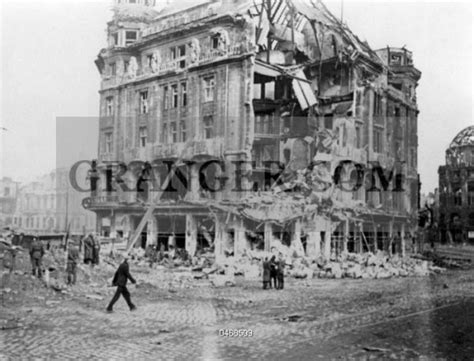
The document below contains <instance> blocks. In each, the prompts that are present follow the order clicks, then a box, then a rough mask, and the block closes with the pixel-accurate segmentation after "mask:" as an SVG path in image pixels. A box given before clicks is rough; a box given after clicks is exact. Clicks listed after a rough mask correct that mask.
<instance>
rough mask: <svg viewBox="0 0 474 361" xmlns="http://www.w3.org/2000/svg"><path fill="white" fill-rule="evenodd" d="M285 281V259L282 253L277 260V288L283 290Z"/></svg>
mask: <svg viewBox="0 0 474 361" xmlns="http://www.w3.org/2000/svg"><path fill="white" fill-rule="evenodd" d="M284 282H285V260H284V259H283V255H282V254H281V253H280V256H279V257H278V262H277V287H276V288H277V290H282V289H283V285H284Z"/></svg>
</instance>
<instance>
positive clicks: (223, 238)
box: [214, 215, 228, 263]
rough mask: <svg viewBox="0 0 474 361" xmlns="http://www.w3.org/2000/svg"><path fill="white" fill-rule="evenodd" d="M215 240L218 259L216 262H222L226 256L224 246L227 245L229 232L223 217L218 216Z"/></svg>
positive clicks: (215, 252) (215, 251)
mask: <svg viewBox="0 0 474 361" xmlns="http://www.w3.org/2000/svg"><path fill="white" fill-rule="evenodd" d="M215 229H216V231H215V239H214V254H215V257H216V262H217V263H219V262H221V261H222V260H223V259H224V257H225V255H224V249H223V245H224V244H226V243H227V238H228V234H227V230H226V223H225V220H223V219H222V216H221V215H217V216H216V220H215Z"/></svg>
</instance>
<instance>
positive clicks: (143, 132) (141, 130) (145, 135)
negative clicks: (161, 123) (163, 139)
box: [138, 127, 148, 148]
mask: <svg viewBox="0 0 474 361" xmlns="http://www.w3.org/2000/svg"><path fill="white" fill-rule="evenodd" d="M138 133H139V137H140V147H142V148H143V147H145V146H146V141H147V138H148V132H147V128H146V127H140V128H139V131H138Z"/></svg>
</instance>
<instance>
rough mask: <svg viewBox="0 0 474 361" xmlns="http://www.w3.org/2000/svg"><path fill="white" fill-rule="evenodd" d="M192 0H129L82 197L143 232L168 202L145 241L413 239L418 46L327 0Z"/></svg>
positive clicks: (115, 227)
mask: <svg viewBox="0 0 474 361" xmlns="http://www.w3.org/2000/svg"><path fill="white" fill-rule="evenodd" d="M185 4H186V3H183V4H180V2H176V4H172V5H169V6H166V7H164V8H163V9H161V10H160V11H156V10H155V7H154V6H155V4H154V1H145V0H116V2H115V7H114V16H113V19H112V20H111V21H110V22H109V23H108V28H107V32H108V46H107V48H105V49H103V50H101V52H100V53H99V55H98V58H97V60H96V65H97V67H98V69H99V72H100V74H101V77H102V82H101V89H100V129H99V132H100V135H99V154H98V159H97V167H96V170H92V171H91V175H90V178H91V179H92V178H94V179H96V180H97V181H98V182H97V189H95V187H94V189H93V191H92V194H91V197H88V198H86V199H85V200H84V201H83V205H84V207H85V208H87V209H89V210H92V211H94V212H95V213H96V214H97V224H98V229H99V232H101V233H102V234H103V235H106V236H110V237H125V238H130V237H131V235H132V234H133V233H134V232H135V231H136V229H137V227H138V226H139V224H140V221H141V220H142V218H143V216H144V214H145V212H146V210H147V209H148V208H149V207H150V205H154V208H153V214H152V216H151V217H150V218H149V220H148V222H147V223H146V226H145V227H144V228H143V230H142V234H141V239H140V242H138V244H139V245H141V246H143V247H144V246H145V245H146V244H150V243H151V244H159V245H161V244H164V246H165V247H168V246H169V245H170V242H172V243H174V245H175V246H176V247H178V248H185V249H186V250H187V251H188V252H189V253H191V254H194V253H195V252H196V251H199V250H201V249H203V248H206V247H210V248H211V249H214V252H215V255H216V258H217V259H222V257H225V255H230V254H234V255H236V256H237V255H241V254H242V253H244V252H245V251H246V250H267V251H270V250H272V249H273V247H276V248H278V247H279V246H280V245H281V244H284V245H287V246H290V247H294V248H295V250H297V251H299V252H304V253H305V254H306V255H307V256H309V257H318V256H324V257H329V256H330V255H331V253H332V252H333V253H336V254H338V253H340V252H343V251H352V252H362V251H367V250H371V251H376V250H377V249H383V250H386V251H388V252H397V253H404V252H405V242H406V240H407V239H408V237H409V235H410V234H413V233H414V231H415V227H416V211H417V207H418V183H419V182H418V173H417V161H416V159H417V114H418V109H417V105H416V95H415V89H416V86H417V82H418V80H419V78H420V72H419V71H418V70H417V69H416V68H415V67H414V65H413V62H412V54H411V52H409V51H408V50H407V49H404V48H391V47H387V48H384V49H380V50H377V51H374V50H372V49H371V48H370V47H369V45H368V44H367V43H366V42H362V41H361V40H359V39H358V38H357V37H356V36H355V35H354V34H353V33H352V32H351V31H350V30H349V29H348V27H347V26H346V25H344V24H342V23H341V22H340V21H339V20H338V19H336V18H335V17H334V16H333V15H332V14H331V13H330V12H329V11H328V10H327V9H326V8H325V7H324V5H323V4H322V3H320V2H319V3H317V4H314V3H310V2H305V1H297V0H294V1H272V2H267V1H265V2H262V1H256V2H252V1H250V2H249V1H239V0H221V1H200V2H194V3H193V4H192V5H190V6H187V7H186V6H185ZM180 6H182V8H180ZM173 163H175V164H176V165H177V168H176V171H170V169H172V167H173V166H172V164H173ZM374 169H375V170H376V171H375V170H374ZM380 170H382V171H380ZM170 174H172V175H173V176H172V177H170V176H169V175H170ZM170 179H171V181H170V182H168V180H170ZM160 186H162V187H163V188H164V189H165V191H163V192H162V191H160Z"/></svg>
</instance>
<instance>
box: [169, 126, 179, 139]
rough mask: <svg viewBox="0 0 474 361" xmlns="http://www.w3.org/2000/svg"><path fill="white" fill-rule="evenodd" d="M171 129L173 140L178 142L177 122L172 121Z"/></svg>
mask: <svg viewBox="0 0 474 361" xmlns="http://www.w3.org/2000/svg"><path fill="white" fill-rule="evenodd" d="M170 131H171V142H173V143H177V142H178V129H177V127H176V122H171V123H170Z"/></svg>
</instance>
